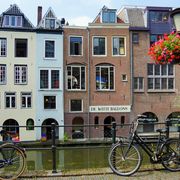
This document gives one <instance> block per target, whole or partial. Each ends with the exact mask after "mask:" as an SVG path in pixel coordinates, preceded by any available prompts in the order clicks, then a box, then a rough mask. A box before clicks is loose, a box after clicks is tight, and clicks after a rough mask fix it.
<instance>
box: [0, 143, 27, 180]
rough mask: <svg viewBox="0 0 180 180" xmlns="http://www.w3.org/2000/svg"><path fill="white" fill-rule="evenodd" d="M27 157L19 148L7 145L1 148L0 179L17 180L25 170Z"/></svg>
mask: <svg viewBox="0 0 180 180" xmlns="http://www.w3.org/2000/svg"><path fill="white" fill-rule="evenodd" d="M25 164H26V162H25V156H24V153H23V152H22V150H20V149H19V148H18V147H17V146H15V145H13V144H10V143H6V144H3V145H1V146H0V179H1V180H5V179H17V178H18V177H19V176H20V175H21V174H22V173H23V172H24V170H25Z"/></svg>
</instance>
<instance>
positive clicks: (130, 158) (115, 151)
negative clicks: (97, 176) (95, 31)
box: [108, 143, 142, 176]
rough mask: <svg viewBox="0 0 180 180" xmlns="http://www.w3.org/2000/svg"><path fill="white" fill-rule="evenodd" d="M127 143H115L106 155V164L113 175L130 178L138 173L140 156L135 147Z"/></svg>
mask: <svg viewBox="0 0 180 180" xmlns="http://www.w3.org/2000/svg"><path fill="white" fill-rule="evenodd" d="M128 148H129V143H116V144H115V145H114V146H113V147H112V148H111V150H110V152H109V155H108V163H109V166H110V168H111V169H112V171H113V172H114V173H116V174H117V175H120V176H130V175H132V174H134V173H135V172H137V171H138V169H139V167H140V166H141V162H142V156H141V154H140V152H139V150H138V148H137V147H136V146H134V145H133V144H131V147H130V149H129V151H128V153H127V155H126V157H124V156H125V153H126V152H127V149H128Z"/></svg>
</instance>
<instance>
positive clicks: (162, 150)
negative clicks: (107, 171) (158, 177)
mask: <svg viewBox="0 0 180 180" xmlns="http://www.w3.org/2000/svg"><path fill="white" fill-rule="evenodd" d="M140 117H145V116H142V115H140V116H137V118H136V119H135V120H134V121H133V122H132V124H131V127H130V131H129V138H120V140H119V141H118V142H117V143H115V144H114V145H112V148H111V149H110V152H109V155H108V163H109V166H110V168H111V169H112V171H113V172H114V173H116V174H117V175H121V176H130V175H132V174H134V173H135V172H137V171H138V169H139V168H140V166H141V163H142V154H141V152H140V150H139V146H140V147H141V148H142V150H144V152H145V153H146V154H147V155H148V156H149V158H150V162H151V163H162V165H163V166H164V167H165V168H166V169H167V170H170V171H179V170H180V135H179V139H170V138H166V137H165V136H164V135H163V134H164V133H166V132H167V129H157V130H156V131H157V132H159V136H158V141H157V143H156V148H155V150H153V149H152V148H150V147H149V146H148V145H147V143H146V142H145V141H144V140H143V138H142V137H140V136H139V135H138V133H137V127H138V124H139V118H140ZM138 145H139V146H138Z"/></svg>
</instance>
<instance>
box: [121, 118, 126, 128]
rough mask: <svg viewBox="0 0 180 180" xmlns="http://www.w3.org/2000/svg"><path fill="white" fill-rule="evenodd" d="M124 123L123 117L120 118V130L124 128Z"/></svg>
mask: <svg viewBox="0 0 180 180" xmlns="http://www.w3.org/2000/svg"><path fill="white" fill-rule="evenodd" d="M124 123H125V116H121V128H123V127H124Z"/></svg>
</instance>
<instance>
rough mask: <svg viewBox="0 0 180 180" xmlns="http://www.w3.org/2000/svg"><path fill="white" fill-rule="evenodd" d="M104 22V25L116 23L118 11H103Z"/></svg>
mask: <svg viewBox="0 0 180 180" xmlns="http://www.w3.org/2000/svg"><path fill="white" fill-rule="evenodd" d="M102 22H103V23H116V11H115V10H109V9H108V10H104V11H102Z"/></svg>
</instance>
